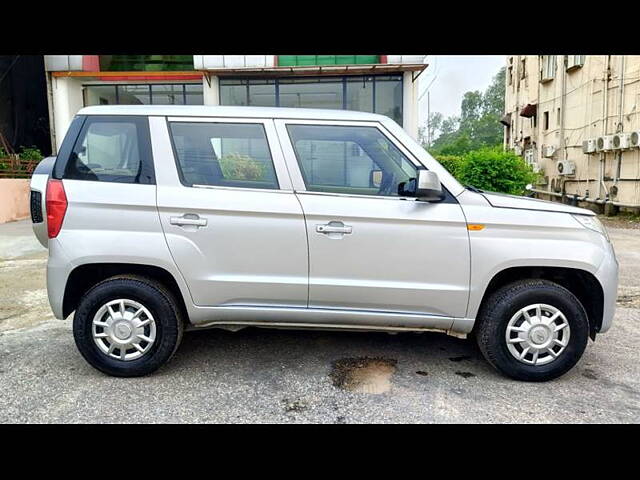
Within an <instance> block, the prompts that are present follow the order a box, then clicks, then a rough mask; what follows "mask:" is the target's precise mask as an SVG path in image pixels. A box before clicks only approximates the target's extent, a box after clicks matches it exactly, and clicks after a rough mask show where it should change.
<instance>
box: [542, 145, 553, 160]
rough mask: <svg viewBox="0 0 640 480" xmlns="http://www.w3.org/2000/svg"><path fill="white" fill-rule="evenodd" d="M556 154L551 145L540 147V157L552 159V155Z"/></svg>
mask: <svg viewBox="0 0 640 480" xmlns="http://www.w3.org/2000/svg"><path fill="white" fill-rule="evenodd" d="M554 153H556V147H555V146H553V145H545V146H544V147H542V156H543V157H545V158H551V157H553V154H554Z"/></svg>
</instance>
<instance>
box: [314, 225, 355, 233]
mask: <svg viewBox="0 0 640 480" xmlns="http://www.w3.org/2000/svg"><path fill="white" fill-rule="evenodd" d="M352 231H353V228H352V227H351V226H350V225H345V224H344V223H342V222H329V223H327V224H326V225H316V232H318V233H342V234H345V233H346V234H350V233H351V232H352Z"/></svg>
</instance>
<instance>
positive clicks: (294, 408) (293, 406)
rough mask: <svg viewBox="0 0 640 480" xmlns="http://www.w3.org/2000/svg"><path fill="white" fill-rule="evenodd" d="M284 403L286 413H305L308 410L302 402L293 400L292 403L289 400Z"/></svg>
mask: <svg viewBox="0 0 640 480" xmlns="http://www.w3.org/2000/svg"><path fill="white" fill-rule="evenodd" d="M282 403H284V411H285V412H287V413H289V412H303V411H304V410H306V409H307V404H306V403H305V402H303V401H302V400H292V401H290V400H289V399H287V398H283V399H282Z"/></svg>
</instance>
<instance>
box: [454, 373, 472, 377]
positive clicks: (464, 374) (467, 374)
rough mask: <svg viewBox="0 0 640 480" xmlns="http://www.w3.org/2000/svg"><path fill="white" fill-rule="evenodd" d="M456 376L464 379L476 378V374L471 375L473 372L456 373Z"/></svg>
mask: <svg viewBox="0 0 640 480" xmlns="http://www.w3.org/2000/svg"><path fill="white" fill-rule="evenodd" d="M456 375H459V376H461V377H462V378H471V377H475V376H476V374H475V373H471V372H456Z"/></svg>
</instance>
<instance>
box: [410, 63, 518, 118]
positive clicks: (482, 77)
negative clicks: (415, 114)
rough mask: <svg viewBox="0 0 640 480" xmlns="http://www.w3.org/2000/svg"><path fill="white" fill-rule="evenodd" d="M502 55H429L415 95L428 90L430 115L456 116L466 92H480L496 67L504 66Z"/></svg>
mask: <svg viewBox="0 0 640 480" xmlns="http://www.w3.org/2000/svg"><path fill="white" fill-rule="evenodd" d="M506 58H507V57H506V55H429V56H428V57H427V60H426V63H428V64H429V66H428V67H427V69H426V70H425V71H424V72H423V73H422V75H420V78H419V80H420V84H419V85H418V92H419V93H418V96H420V95H422V94H423V93H424V92H425V91H426V90H427V87H428V90H429V97H430V103H431V111H432V112H440V113H442V114H443V115H444V116H445V117H448V116H451V115H460V103H461V102H462V97H463V95H464V94H465V93H466V92H468V91H469V90H480V91H484V90H485V89H486V88H487V86H489V84H490V83H491V79H492V78H493V76H494V75H495V74H496V73H498V70H500V67H502V66H504V65H505V64H506ZM419 118H420V121H419V124H420V125H421V126H422V125H424V124H425V122H426V119H427V94H426V93H425V94H424V95H423V96H422V99H421V100H420V103H419Z"/></svg>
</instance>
